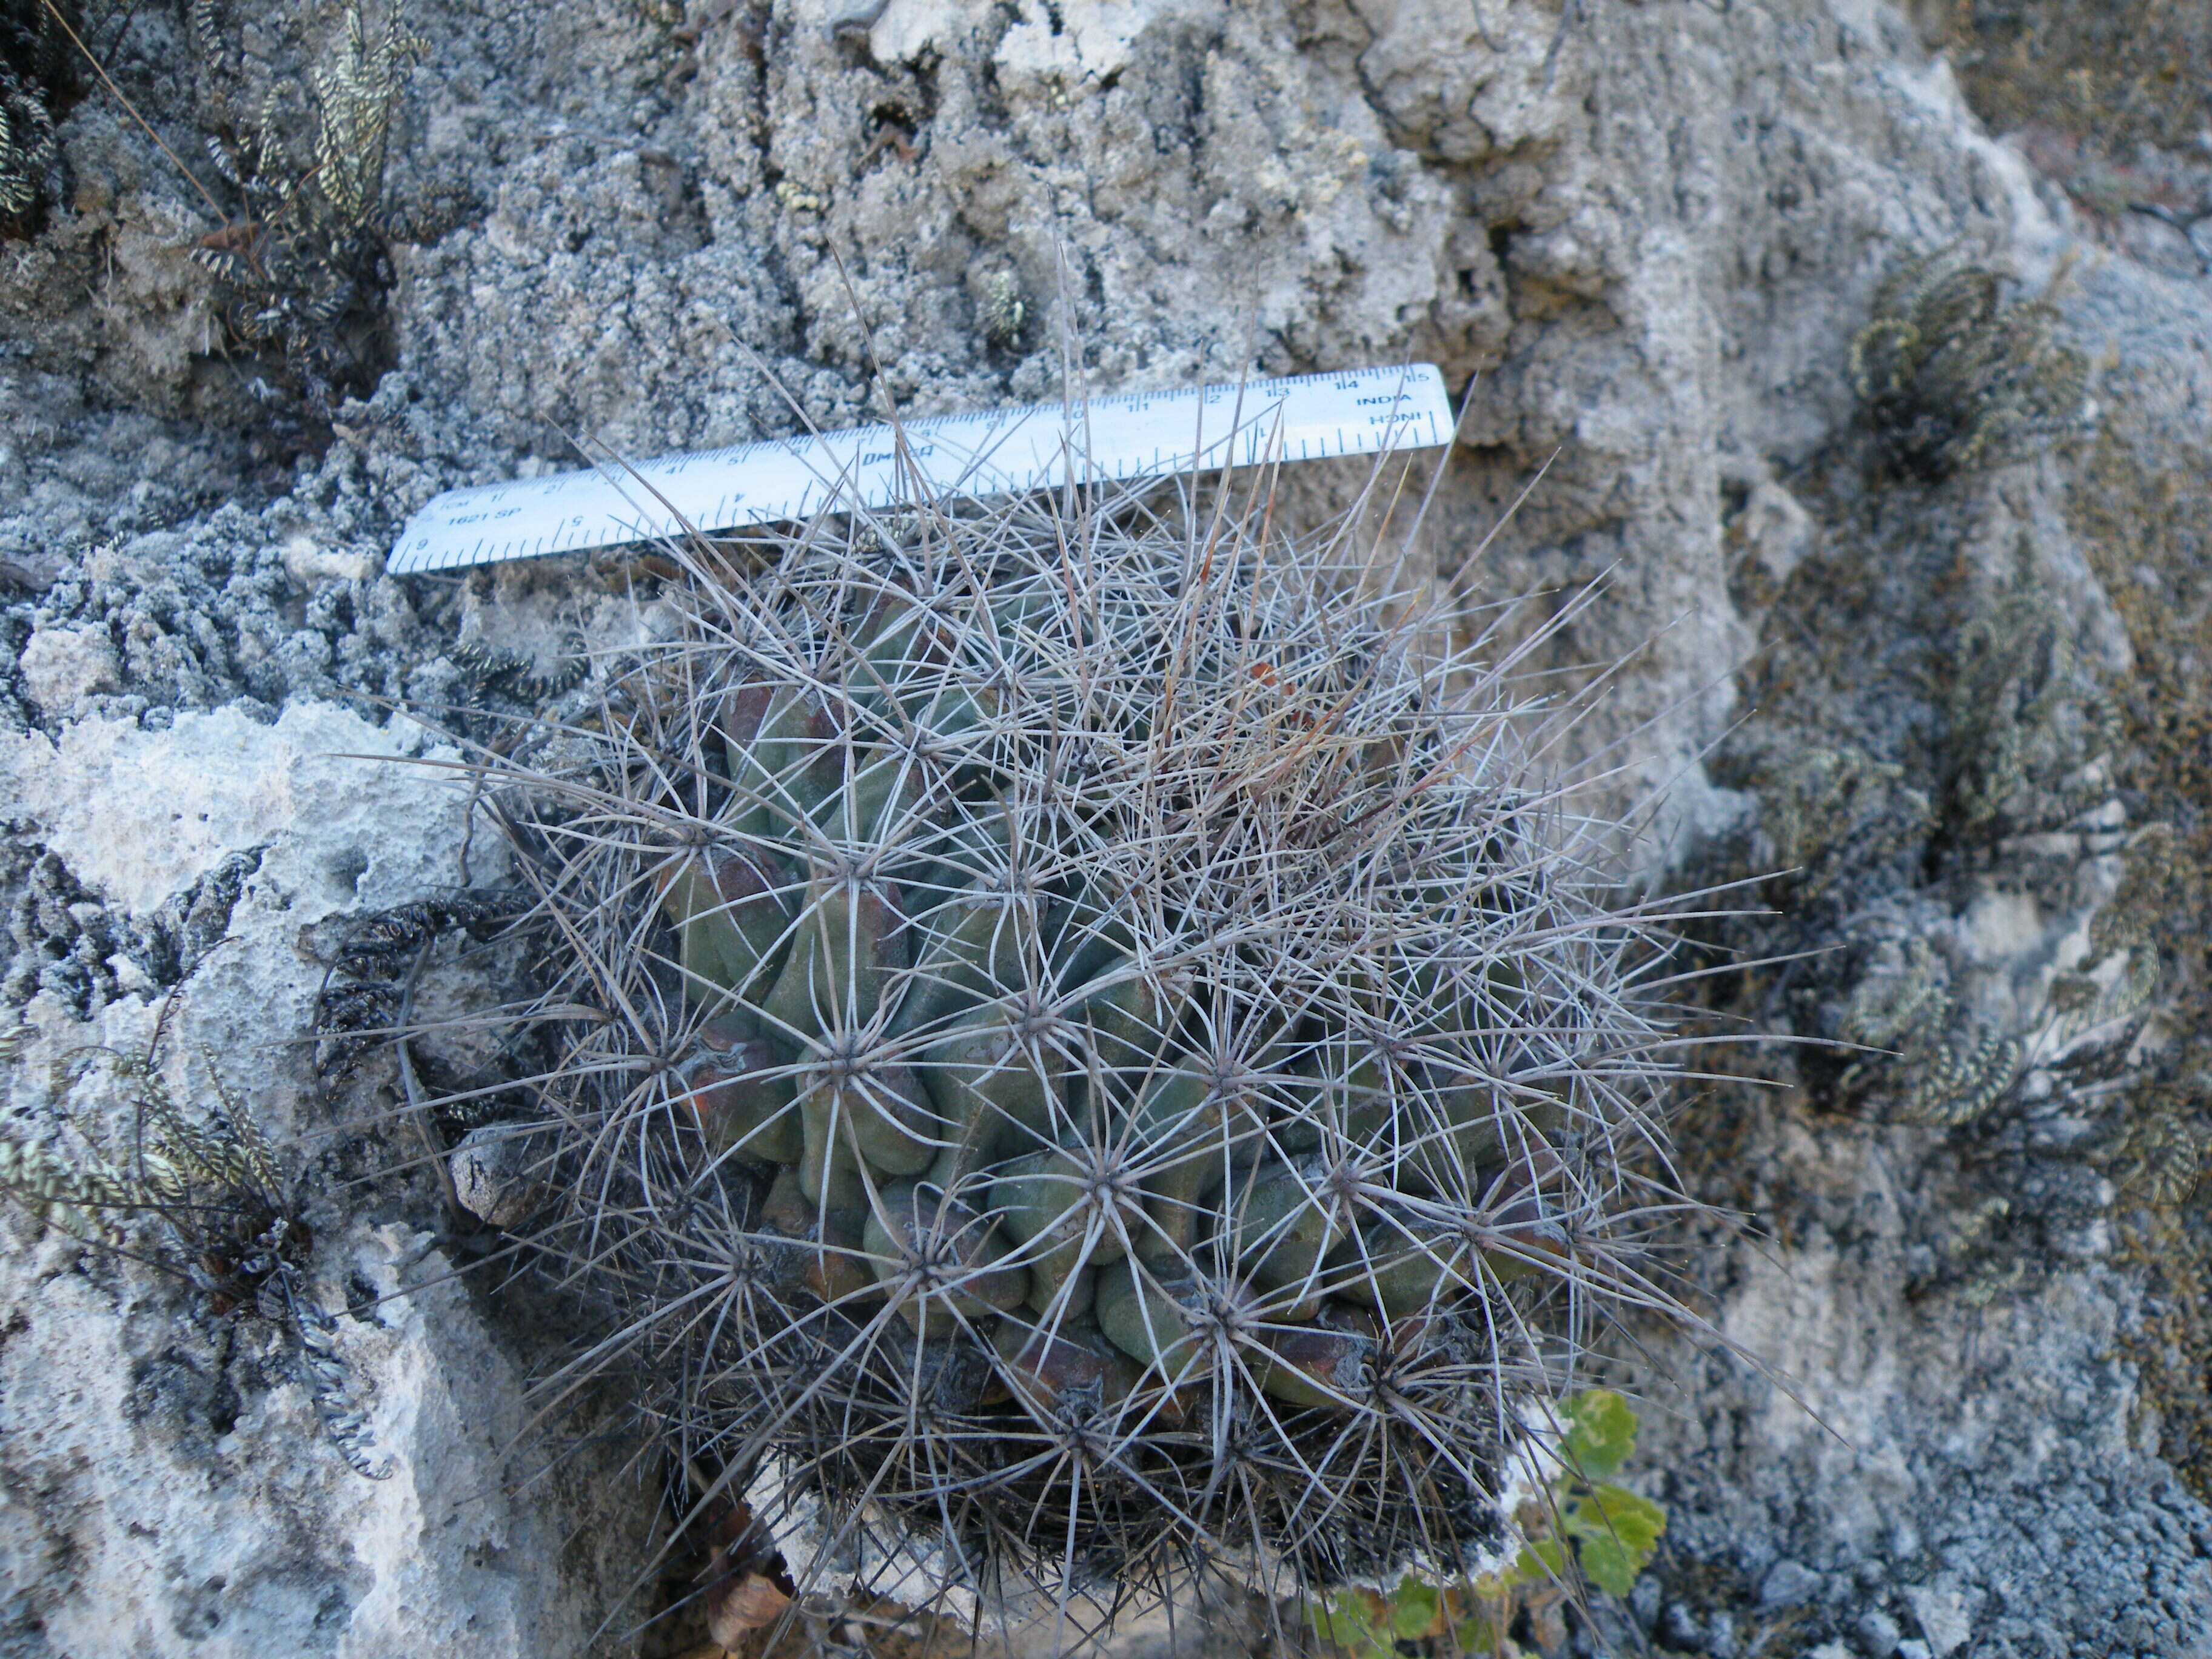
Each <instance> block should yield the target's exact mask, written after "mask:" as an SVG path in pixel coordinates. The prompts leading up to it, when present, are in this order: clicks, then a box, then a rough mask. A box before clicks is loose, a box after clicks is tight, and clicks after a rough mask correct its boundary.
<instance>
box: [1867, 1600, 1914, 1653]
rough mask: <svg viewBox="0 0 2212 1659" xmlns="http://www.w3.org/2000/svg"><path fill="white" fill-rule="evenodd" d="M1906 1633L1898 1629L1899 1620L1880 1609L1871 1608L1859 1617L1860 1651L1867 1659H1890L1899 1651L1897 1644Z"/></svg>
mask: <svg viewBox="0 0 2212 1659" xmlns="http://www.w3.org/2000/svg"><path fill="white" fill-rule="evenodd" d="M1904 1634H1905V1632H1903V1631H1901V1630H1899V1629H1898V1627H1897V1620H1894V1619H1893V1618H1891V1617H1890V1616H1889V1615H1888V1614H1887V1613H1884V1612H1883V1611H1882V1610H1881V1608H1880V1607H1869V1608H1868V1609H1867V1610H1866V1611H1865V1612H1864V1613H1861V1614H1860V1615H1859V1622H1858V1628H1857V1635H1858V1638H1859V1651H1860V1652H1861V1653H1863V1654H1864V1655H1866V1656H1867V1659H1890V1656H1891V1655H1892V1654H1893V1653H1895V1652H1896V1651H1897V1644H1898V1642H1899V1639H1900V1638H1902V1637H1903V1636H1904Z"/></svg>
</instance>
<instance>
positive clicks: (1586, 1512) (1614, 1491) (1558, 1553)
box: [1306, 1389, 1667, 1659]
mask: <svg viewBox="0 0 2212 1659" xmlns="http://www.w3.org/2000/svg"><path fill="white" fill-rule="evenodd" d="M1563 1419H1564V1425H1565V1429H1566V1435H1565V1440H1564V1441H1563V1443H1561V1445H1560V1447H1559V1459H1560V1462H1561V1463H1562V1464H1563V1466H1564V1467H1563V1468H1562V1469H1561V1471H1560V1473H1559V1475H1558V1476H1557V1477H1556V1478H1555V1479H1554V1480H1553V1481H1552V1482H1551V1485H1550V1486H1549V1487H1548V1488H1547V1492H1546V1493H1545V1495H1544V1496H1543V1497H1542V1498H1537V1499H1534V1500H1532V1501H1531V1502H1529V1503H1528V1504H1525V1505H1524V1506H1523V1508H1522V1514H1521V1516H1519V1517H1518V1518H1519V1520H1520V1522H1521V1525H1522V1529H1523V1532H1524V1533H1525V1534H1526V1535H1527V1540H1528V1541H1527V1543H1526V1544H1525V1545H1524V1547H1522V1550H1521V1552H1520V1553H1519V1554H1518V1555H1517V1556H1516V1558H1515V1559H1514V1560H1513V1561H1512V1563H1511V1564H1510V1565H1508V1566H1506V1567H1504V1568H1503V1569H1501V1570H1500V1571H1497V1572H1495V1573H1489V1574H1485V1575H1483V1576H1482V1577H1479V1578H1476V1579H1474V1581H1473V1582H1472V1583H1463V1584H1438V1583H1432V1582H1431V1581H1430V1580H1429V1579H1427V1578H1425V1577H1421V1576H1419V1574H1415V1573H1408V1574H1407V1575H1406V1576H1405V1577H1402V1578H1401V1579H1400V1580H1399V1581H1398V1583H1397V1584H1396V1585H1395V1587H1394V1588H1392V1589H1390V1590H1389V1592H1387V1593H1385V1592H1383V1591H1378V1590H1373V1589H1360V1588H1347V1589H1341V1590H1338V1591H1335V1592H1334V1593H1333V1594H1331V1595H1328V1596H1326V1597H1318V1598H1315V1599H1314V1600H1312V1601H1309V1602H1308V1603H1307V1608H1306V1619H1307V1623H1308V1626H1310V1629H1311V1630H1312V1632H1313V1634H1314V1636H1315V1637H1316V1639H1317V1640H1318V1641H1319V1642H1320V1643H1321V1644H1322V1645H1323V1646H1325V1647H1327V1648H1330V1649H1334V1650H1338V1651H1340V1652H1341V1653H1344V1654H1346V1655H1347V1656H1351V1659H1370V1656H1375V1659H1389V1656H1393V1655H1395V1653H1396V1652H1397V1651H1398V1647H1399V1644H1401V1643H1407V1642H1411V1643H1414V1644H1421V1645H1424V1646H1427V1645H1431V1644H1433V1646H1434V1648H1435V1650H1437V1651H1441V1652H1445V1653H1474V1652H1481V1651H1485V1650H1487V1651H1490V1652H1493V1653H1500V1654H1503V1653H1510V1652H1515V1651H1517V1650H1516V1649H1515V1648H1514V1647H1512V1646H1511V1644H1509V1643H1508V1641H1507V1640H1506V1637H1505V1632H1506V1630H1507V1628H1508V1627H1509V1626H1510V1625H1511V1624H1512V1623H1513V1621H1514V1617H1515V1614H1516V1613H1517V1612H1519V1611H1520V1604H1521V1603H1522V1602H1523V1601H1527V1600H1528V1599H1530V1597H1531V1596H1532V1595H1535V1596H1541V1597H1542V1598H1543V1599H1545V1600H1546V1601H1556V1599H1557V1598H1558V1596H1559V1593H1560V1592H1561V1591H1562V1590H1563V1589H1565V1588H1567V1587H1569V1586H1571V1584H1573V1583H1574V1582H1575V1580H1576V1577H1577V1575H1579V1577H1580V1578H1582V1579H1583V1580H1584V1581H1586V1582H1588V1583H1591V1584H1594V1585H1595V1586H1596V1587H1597V1588H1598V1589H1601V1590H1603V1591H1604V1592H1605V1593H1606V1594H1607V1595H1627V1594H1628V1592H1629V1589H1631V1587H1632V1586H1633V1585H1634V1584H1635V1583H1636V1577H1637V1575H1638V1573H1640V1572H1642V1571H1644V1567H1645V1566H1646V1565H1648V1564H1649V1563H1650V1559H1651V1554H1652V1552H1653V1551H1654V1550H1655V1549H1656V1548H1657V1547H1658V1544H1659V1538H1660V1535H1661V1534H1662V1533H1664V1532H1665V1531H1666V1529H1667V1515H1666V1511H1665V1510H1662V1509H1661V1508H1660V1507H1659V1505H1658V1504H1655V1503H1653V1502H1652V1501H1651V1500H1650V1498H1640V1497H1638V1495H1637V1494H1636V1493H1634V1492H1629V1491H1627V1490H1626V1489H1625V1488H1623V1487H1620V1486H1614V1485H1613V1484H1612V1483H1611V1482H1610V1481H1609V1480H1607V1478H1606V1477H1607V1476H1609V1475H1612V1474H1615V1473H1617V1472H1618V1471H1619V1470H1620V1466H1621V1465H1622V1464H1623V1463H1625V1462H1627V1461H1628V1459H1629V1458H1630V1457H1631V1456H1632V1455H1634V1453H1635V1450H1636V1426H1637V1425H1636V1413H1634V1412H1633V1411H1632V1410H1631V1409H1630V1408H1629V1405H1628V1402H1627V1401H1625V1400H1623V1399H1622V1398H1621V1397H1620V1395H1617V1394H1615V1393H1613V1391H1612V1390H1611V1389H1586V1390H1584V1391H1583V1393H1581V1394H1578V1395H1575V1396H1574V1397H1573V1398H1572V1399H1571V1400H1570V1401H1567V1402H1566V1408H1565V1412H1564V1413H1563Z"/></svg>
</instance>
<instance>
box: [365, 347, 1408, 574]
mask: <svg viewBox="0 0 2212 1659" xmlns="http://www.w3.org/2000/svg"><path fill="white" fill-rule="evenodd" d="M899 431H900V432H901V433H902V435H903V436H904V439H905V447H904V451H903V453H902V452H901V449H900V447H899V446H898V444H897V443H896V441H894V438H893V433H892V428H890V427H888V426H864V427H858V428H854V429H852V430H850V431H846V432H825V433H823V434H821V435H818V436H817V435H809V436H804V437H798V438H775V439H769V440H768V441H764V442H761V443H750V444H734V445H732V446H731V447H728V448H726V449H704V450H698V451H696V452H693V453H687V454H680V455H664V456H662V457H660V458H659V459H656V460H650V461H641V462H637V463H635V464H629V463H625V464H623V465H609V466H607V467H605V468H602V469H600V470H599V471H581V472H560V473H555V474H552V475H550V477H543V478H518V479H516V480H514V481H513V483H499V484H482V485H478V486H477V487H475V488H473V489H452V490H448V491H447V492H446V493H445V494H444V495H440V496H438V497H437V498H436V499H435V500H434V501H431V502H430V503H429V504H428V506H426V507H423V509H422V511H421V512H420V513H416V515H415V516H414V517H413V518H412V519H410V520H408V521H407V528H406V529H405V530H404V531H403V532H401V533H400V537H399V543H398V546H397V547H395V548H394V549H393V550H392V557H391V559H390V560H389V561H388V562H386V569H387V570H389V571H390V572H392V574H395V575H407V574H413V573H416V572H419V571H425V570H452V569H455V568H459V567H460V566H463V565H471V564H489V563H493V562H496V561H499V560H502V559H527V558H532V557H535V556H538V555H539V554H544V553H568V552H574V550H577V549H579V548H591V547H611V546H614V545H616V544H619V543H623V542H638V541H649V540H652V539H654V538H659V537H662V536H669V535H675V534H679V533H681V532H682V531H683V529H684V526H687V525H688V526H690V527H691V528H692V529H695V530H700V531H709V532H711V531H719V530H733V529H736V528H738V526H743V525H755V524H773V523H776V522H778V521H781V520H793V519H804V518H806V517H808V516H810V515H811V514H812V513H820V512H823V511H825V510H831V509H835V510H837V511H849V510H851V509H853V508H854V507H866V508H867V509H869V510H870V511H873V510H875V509H877V508H880V507H893V506H896V505H897V504H899V503H901V502H904V501H914V500H915V499H917V497H918V496H923V495H960V496H981V495H1009V494H1014V493H1018V492H1019V491H1023V490H1028V489H1049V488H1052V487H1054V486H1056V485H1060V484H1063V483H1067V482H1069V481H1070V480H1071V479H1074V480H1078V481H1081V480H1085V479H1089V480H1107V479H1128V478H1157V477H1168V476H1170V474H1173V473H1177V472H1186V471H1191V470H1192V469H1193V468H1214V467H1221V466H1251V465H1257V464H1259V463H1261V462H1262V461H1269V460H1275V459H1282V460H1288V461H1302V460H1315V459H1320V458H1322V457H1323V456H1328V455H1373V454H1377V453H1382V452H1383V451H1385V450H1400V449H1427V448H1432V447H1436V446H1437V445H1440V444H1445V443H1449V441H1451V435H1452V411H1451V404H1450V401H1449V398H1446V397H1445V395H1444V382H1443V375H1442V374H1440V373H1438V372H1437V368H1436V367H1435V366H1434V365H1433V364H1431V363H1413V364H1408V365H1401V366H1399V367H1396V368H1355V369H1346V370H1342V371H1340V372H1339V373H1336V374H1299V375H1293V376H1291V377H1289V378H1286V379H1281V380H1248V381H1246V382H1245V383H1244V384H1243V385H1242V386H1191V387H1187V388H1185V389H1183V390H1182V391H1177V392H1122V393H1121V394H1120V395H1118V396H1115V397H1110V398H1089V399H1086V400H1085V401H1084V402H1082V403H1079V404H1060V403H1052V404H1033V405H1031V406H1030V407H1029V408H1026V409H1002V410H987V411H984V412H981V413H979V414H974V415H930V416H921V417H919V418H917V419H915V420H910V421H903V422H900V427H899Z"/></svg>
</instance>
